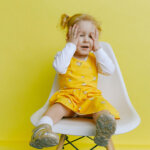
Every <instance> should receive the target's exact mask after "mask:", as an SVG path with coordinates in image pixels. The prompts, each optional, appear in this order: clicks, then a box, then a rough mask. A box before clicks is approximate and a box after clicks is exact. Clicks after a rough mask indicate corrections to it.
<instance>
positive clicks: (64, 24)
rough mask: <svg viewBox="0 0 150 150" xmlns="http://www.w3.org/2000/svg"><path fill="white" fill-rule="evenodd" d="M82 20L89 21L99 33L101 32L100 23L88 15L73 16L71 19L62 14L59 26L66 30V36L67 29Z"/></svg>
mask: <svg viewBox="0 0 150 150" xmlns="http://www.w3.org/2000/svg"><path fill="white" fill-rule="evenodd" d="M82 20H86V21H91V22H92V23H93V24H94V25H95V26H96V28H97V29H98V31H99V32H101V31H102V29H101V25H100V23H99V22H98V21H97V20H95V18H94V17H92V16H90V15H88V14H75V15H73V16H72V17H69V16H68V15H67V14H62V15H61V21H60V26H61V28H62V29H65V28H67V34H68V29H69V27H70V26H73V25H74V24H75V23H77V22H79V21H82Z"/></svg>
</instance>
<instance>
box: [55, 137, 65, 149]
mask: <svg viewBox="0 0 150 150" xmlns="http://www.w3.org/2000/svg"><path fill="white" fill-rule="evenodd" d="M65 138H66V135H65V134H61V137H60V140H59V144H58V146H57V148H56V150H62V148H63V145H64V142H65Z"/></svg>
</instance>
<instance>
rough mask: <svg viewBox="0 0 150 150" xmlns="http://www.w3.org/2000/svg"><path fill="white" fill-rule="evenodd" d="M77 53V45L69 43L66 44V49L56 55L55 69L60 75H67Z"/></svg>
mask: <svg viewBox="0 0 150 150" xmlns="http://www.w3.org/2000/svg"><path fill="white" fill-rule="evenodd" d="M75 51H76V45H75V44H73V43H71V42H68V43H66V46H65V48H64V49H63V50H62V51H59V52H58V53H57V54H56V56H55V59H54V62H53V67H54V69H55V70H56V71H57V72H58V73H60V74H65V73H66V71H67V68H68V66H69V64H70V61H71V59H72V57H73V55H74V53H75Z"/></svg>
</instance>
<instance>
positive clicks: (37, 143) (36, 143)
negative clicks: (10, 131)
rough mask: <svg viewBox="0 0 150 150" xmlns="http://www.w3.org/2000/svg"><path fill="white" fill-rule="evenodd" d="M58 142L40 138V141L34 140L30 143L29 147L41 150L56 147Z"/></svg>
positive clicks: (49, 138)
mask: <svg viewBox="0 0 150 150" xmlns="http://www.w3.org/2000/svg"><path fill="white" fill-rule="evenodd" d="M58 143H59V140H58V139H56V138H52V137H47V136H44V137H41V138H40V139H36V140H35V141H31V142H30V146H32V147H34V148H38V149H42V148H44V147H52V146H56V145H58Z"/></svg>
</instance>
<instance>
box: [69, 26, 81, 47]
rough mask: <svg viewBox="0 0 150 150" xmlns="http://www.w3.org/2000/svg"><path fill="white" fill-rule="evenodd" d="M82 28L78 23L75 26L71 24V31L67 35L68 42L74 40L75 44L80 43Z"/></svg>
mask: <svg viewBox="0 0 150 150" xmlns="http://www.w3.org/2000/svg"><path fill="white" fill-rule="evenodd" d="M79 33H80V29H79V26H78V25H77V24H74V25H73V27H72V26H70V28H69V32H68V35H67V42H72V43H74V44H75V45H77V43H78V37H79Z"/></svg>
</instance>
